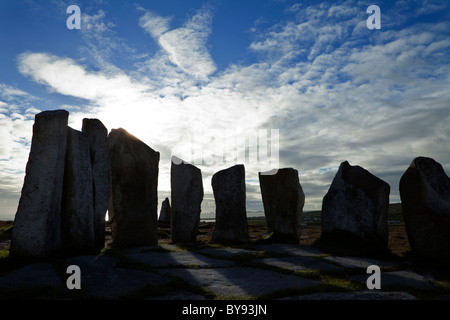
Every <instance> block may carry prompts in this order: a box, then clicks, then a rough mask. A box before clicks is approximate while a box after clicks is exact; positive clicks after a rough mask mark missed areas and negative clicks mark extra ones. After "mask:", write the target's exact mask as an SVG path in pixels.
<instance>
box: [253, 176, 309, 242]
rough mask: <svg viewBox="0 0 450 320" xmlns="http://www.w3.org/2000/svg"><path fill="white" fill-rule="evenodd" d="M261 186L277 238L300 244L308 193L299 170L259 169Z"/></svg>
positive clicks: (265, 211) (263, 198)
mask: <svg viewBox="0 0 450 320" xmlns="http://www.w3.org/2000/svg"><path fill="white" fill-rule="evenodd" d="M258 176H259V185H260V188H261V195H262V200H263V205H264V214H265V216H266V222H267V229H268V231H269V232H270V233H272V236H271V238H272V239H273V240H274V241H283V242H284V241H286V242H293V243H297V244H298V243H300V234H301V218H302V217H301V215H302V213H303V206H304V204H305V194H304V193H303V189H302V187H301V185H300V180H299V177H298V171H297V170H295V169H293V168H284V169H278V170H277V171H276V172H274V174H271V172H263V173H262V172H259V173H258Z"/></svg>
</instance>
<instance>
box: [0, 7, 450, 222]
mask: <svg viewBox="0 0 450 320" xmlns="http://www.w3.org/2000/svg"><path fill="white" fill-rule="evenodd" d="M372 4H375V5H377V6H379V8H380V12H381V13H380V16H381V29H369V28H368V27H367V20H368V18H369V17H370V16H371V13H367V12H366V10H367V8H368V7H369V6H370V5H372ZM70 5H77V6H78V7H79V8H80V17H81V21H80V29H76V28H74V29H69V28H68V27H67V22H68V21H67V20H68V19H69V22H75V21H76V20H71V17H72V14H73V12H72V11H70V12H69V13H67V8H68V7H69V6H70ZM449 79H450V4H449V3H448V1H444V0H442V1H434V0H415V1H395V2H394V1H374V2H372V1H370V2H366V1H350V0H349V1H324V2H319V1H290V0H284V1H283V0H243V1H241V0H239V1H238V0H236V1H234V0H202V1H197V0H195V1H190V0H189V1H186V0H183V1H182V0H164V1H139V0H137V1H107V0H104V1H102V0H97V1H82V0H75V1H70V2H67V1H60V0H52V1H31V0H28V1H13V0H3V1H1V2H0V137H1V139H0V219H13V218H14V214H15V212H16V209H17V204H18V201H19V198H20V191H21V188H22V184H23V179H24V174H25V166H26V162H27V159H28V154H29V150H30V143H31V134H32V125H33V122H34V116H35V114H37V113H39V112H41V111H44V110H54V109H61V108H62V109H66V110H68V111H69V112H70V118H69V125H70V126H71V127H73V128H75V129H78V130H79V129H81V124H82V119H83V118H87V117H89V118H98V119H100V120H101V121H102V122H103V123H104V124H105V126H106V127H107V128H108V129H109V130H110V129H113V128H119V127H122V128H124V129H126V130H128V131H129V132H130V133H132V134H133V135H135V136H136V137H138V138H139V139H141V140H142V141H144V142H145V143H146V144H148V145H149V146H150V147H152V148H153V149H154V150H157V151H159V152H160V153H161V162H160V176H159V190H160V193H159V200H160V202H161V201H162V200H163V199H164V197H165V196H167V195H168V194H170V163H171V157H172V156H177V157H179V158H182V159H184V160H186V161H188V162H192V163H195V164H196V165H197V166H198V167H199V168H200V169H201V170H202V173H203V180H204V181H203V183H204V187H205V193H206V195H205V200H204V202H203V212H205V213H207V212H213V211H214V202H213V197H212V194H211V190H212V189H211V176H212V174H213V173H214V172H217V171H218V170H221V169H224V168H228V167H231V166H232V165H234V164H236V163H244V164H245V166H246V187H247V200H248V203H247V209H248V210H262V202H261V198H260V190H259V183H258V171H265V170H269V169H271V168H278V167H280V168H283V167H293V168H295V169H297V170H298V171H299V176H300V183H301V185H302V187H303V190H304V193H305V196H306V203H305V208H304V209H305V210H315V209H320V206H321V202H322V198H323V196H324V195H325V193H326V192H327V190H328V188H329V186H330V184H331V181H332V179H333V177H334V175H335V173H336V171H337V169H338V167H339V164H340V163H341V162H342V161H345V160H348V161H349V162H350V164H352V165H360V166H362V167H364V168H366V169H367V170H369V171H370V172H372V173H373V174H375V175H376V176H378V177H380V178H381V179H383V180H385V181H386V182H388V183H389V184H390V186H391V202H399V193H398V183H399V179H400V177H401V175H402V174H403V172H404V171H405V170H406V168H407V167H408V166H409V164H410V163H411V161H412V159H414V158H415V157H417V156H428V157H432V158H434V159H435V160H436V161H438V162H440V163H441V164H442V165H443V166H444V168H445V170H446V172H447V173H449V172H450V143H449V138H450V90H449V89H450V83H449ZM230 146H232V147H230ZM230 150H231V151H230ZM245 151H246V153H243V152H245Z"/></svg>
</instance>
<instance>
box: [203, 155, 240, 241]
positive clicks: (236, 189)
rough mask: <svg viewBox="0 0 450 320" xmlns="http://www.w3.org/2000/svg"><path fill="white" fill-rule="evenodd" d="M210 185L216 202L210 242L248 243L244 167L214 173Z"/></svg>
mask: <svg viewBox="0 0 450 320" xmlns="http://www.w3.org/2000/svg"><path fill="white" fill-rule="evenodd" d="M211 184H212V188H213V193H214V200H215V202H216V223H215V227H214V231H213V234H212V237H211V242H212V243H222V244H245V243H248V225H247V210H246V203H245V201H246V195H245V192H246V191H245V168H244V165H242V164H238V165H235V166H233V167H230V168H228V169H224V170H221V171H219V172H216V173H215V174H214V175H213V177H212V180H211Z"/></svg>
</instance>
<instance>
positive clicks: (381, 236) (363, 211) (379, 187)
mask: <svg viewBox="0 0 450 320" xmlns="http://www.w3.org/2000/svg"><path fill="white" fill-rule="evenodd" d="M389 192H390V187H389V185H388V184H387V183H386V182H384V181H383V180H381V179H379V178H378V177H376V176H374V175H373V174H371V173H370V172H369V171H367V170H365V169H363V168H362V167H360V166H351V165H350V164H349V163H348V162H347V161H345V162H343V163H341V165H340V167H339V171H338V172H337V173H336V176H335V177H334V179H333V182H332V184H331V186H330V189H329V190H328V192H327V194H326V195H325V197H324V198H323V202H322V237H326V236H329V235H330V234H334V235H338V237H339V235H343V234H344V233H349V234H350V235H355V236H356V238H355V239H356V240H354V241H356V242H359V241H360V244H362V246H363V247H366V248H367V250H370V251H372V250H375V251H378V250H380V251H383V250H385V249H386V248H387V243H388V221H387V210H388V207H389ZM341 232H343V233H341ZM335 240H336V239H335Z"/></svg>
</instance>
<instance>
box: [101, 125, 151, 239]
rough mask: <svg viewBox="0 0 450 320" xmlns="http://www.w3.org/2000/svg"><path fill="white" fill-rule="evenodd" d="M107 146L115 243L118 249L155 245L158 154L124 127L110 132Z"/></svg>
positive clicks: (111, 216)
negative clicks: (109, 159)
mask: <svg viewBox="0 0 450 320" xmlns="http://www.w3.org/2000/svg"><path fill="white" fill-rule="evenodd" d="M108 143H109V152H110V155H111V197H110V205H109V209H108V213H109V220H110V222H111V232H112V237H113V243H114V245H116V246H118V247H129V246H139V245H156V244H157V243H158V224H157V222H158V213H157V209H158V170H159V169H158V165H159V152H157V151H155V150H153V149H152V148H150V147H149V146H148V145H146V144H145V143H144V142H142V141H141V140H139V139H138V138H136V137H135V136H133V135H131V134H130V133H128V132H127V131H126V130H124V129H122V128H120V129H113V130H111V132H110V134H109V136H108Z"/></svg>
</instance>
